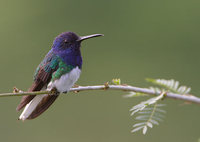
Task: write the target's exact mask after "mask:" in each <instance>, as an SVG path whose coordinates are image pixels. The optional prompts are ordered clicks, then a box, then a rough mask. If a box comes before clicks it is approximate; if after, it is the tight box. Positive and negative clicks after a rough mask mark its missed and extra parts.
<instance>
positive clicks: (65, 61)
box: [17, 32, 102, 121]
mask: <svg viewBox="0 0 200 142" xmlns="http://www.w3.org/2000/svg"><path fill="white" fill-rule="evenodd" d="M98 36H102V34H93V35H89V36H82V37H79V36H78V35H76V34H75V33H73V32H64V33H62V34H60V35H58V36H57V37H56V38H55V40H54V42H53V45H52V49H51V50H50V51H49V52H48V54H47V55H46V56H45V58H44V60H43V61H42V62H41V63H40V64H39V66H38V67H37V69H36V72H35V75H34V82H33V84H32V86H31V87H30V89H29V90H28V91H30V92H32V91H40V90H48V91H51V90H53V89H56V91H55V94H53V95H48V94H46V95H29V96H23V97H22V99H21V102H20V104H19V105H18V106H17V111H19V110H21V109H22V108H24V107H25V108H24V110H23V112H22V114H21V115H20V116H19V119H20V120H23V121H24V120H26V119H34V118H36V117H37V116H39V115H40V114H42V113H43V112H44V111H45V110H47V109H48V108H49V106H50V105H51V104H52V103H53V102H54V101H55V100H56V98H57V97H58V95H59V93H62V92H67V91H69V89H70V88H71V87H72V86H73V85H74V83H75V82H76V81H77V80H78V78H79V76H80V73H81V68H82V57H81V51H80V47H81V42H82V41H83V40H85V39H89V38H93V37H98Z"/></svg>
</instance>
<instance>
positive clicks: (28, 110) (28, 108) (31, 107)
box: [19, 95, 46, 121]
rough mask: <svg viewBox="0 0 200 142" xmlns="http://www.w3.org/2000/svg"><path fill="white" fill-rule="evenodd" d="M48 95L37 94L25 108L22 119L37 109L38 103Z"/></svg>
mask: <svg viewBox="0 0 200 142" xmlns="http://www.w3.org/2000/svg"><path fill="white" fill-rule="evenodd" d="M45 96H46V95H37V96H35V97H34V98H33V99H32V100H31V101H30V102H29V103H28V104H27V105H26V107H25V108H24V110H23V112H22V114H21V115H20V116H19V119H20V120H23V121H24V120H26V119H27V118H28V117H29V116H30V115H31V113H32V112H33V111H34V110H35V108H36V107H37V105H38V104H39V103H40V102H41V100H42V99H43V98H44V97H45Z"/></svg>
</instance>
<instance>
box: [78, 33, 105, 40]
mask: <svg viewBox="0 0 200 142" xmlns="http://www.w3.org/2000/svg"><path fill="white" fill-rule="evenodd" d="M99 36H104V35H103V34H93V35H88V36H81V37H80V38H79V39H78V40H77V41H83V40H86V39H89V38H93V37H99Z"/></svg>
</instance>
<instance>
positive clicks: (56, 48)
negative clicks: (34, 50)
mask: <svg viewBox="0 0 200 142" xmlns="http://www.w3.org/2000/svg"><path fill="white" fill-rule="evenodd" d="M79 39H80V37H79V36H78V35H76V34H75V33H73V32H64V33H62V34H60V35H58V36H57V37H56V38H55V40H54V42H53V46H52V50H53V52H54V53H55V54H56V55H57V56H59V57H60V58H61V59H62V60H63V61H64V62H65V63H66V64H67V65H71V66H74V67H75V66H78V67H79V68H81V66H82V57H81V52H80V46H81V41H79Z"/></svg>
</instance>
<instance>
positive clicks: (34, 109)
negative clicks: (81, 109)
mask: <svg viewBox="0 0 200 142" xmlns="http://www.w3.org/2000/svg"><path fill="white" fill-rule="evenodd" d="M57 97H58V94H56V95H47V94H45V95H36V96H35V97H34V98H33V99H32V100H31V101H30V102H29V103H28V104H27V105H26V106H25V108H24V110H23V112H22V114H21V115H20V116H19V120H23V121H24V120H26V119H34V118H36V117H38V116H39V115H40V114H42V113H43V112H44V111H45V110H47V109H48V108H49V106H50V105H51V104H52V103H53V102H54V101H55V100H56V98H57Z"/></svg>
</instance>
